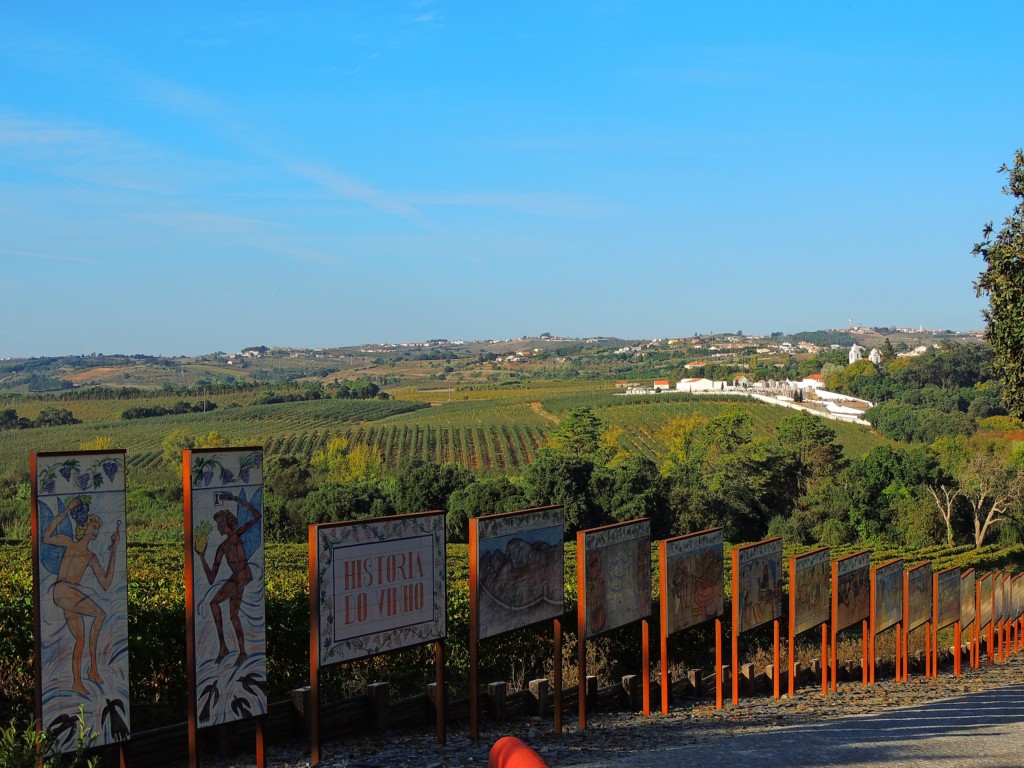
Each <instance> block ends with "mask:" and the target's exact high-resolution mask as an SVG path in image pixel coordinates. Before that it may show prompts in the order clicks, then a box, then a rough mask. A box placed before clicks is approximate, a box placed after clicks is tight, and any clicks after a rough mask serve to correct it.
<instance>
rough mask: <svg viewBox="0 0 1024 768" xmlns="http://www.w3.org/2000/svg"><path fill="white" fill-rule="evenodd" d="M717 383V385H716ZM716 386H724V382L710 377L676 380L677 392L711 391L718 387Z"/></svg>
mask: <svg viewBox="0 0 1024 768" xmlns="http://www.w3.org/2000/svg"><path fill="white" fill-rule="evenodd" d="M716 385H717V386H716ZM718 386H721V387H724V386H725V382H714V381H711V379H703V378H701V379H680V380H679V381H677V382H676V391H677V392H711V391H712V390H715V389H717V388H718Z"/></svg>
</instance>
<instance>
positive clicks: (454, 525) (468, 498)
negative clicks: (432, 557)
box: [445, 477, 528, 542]
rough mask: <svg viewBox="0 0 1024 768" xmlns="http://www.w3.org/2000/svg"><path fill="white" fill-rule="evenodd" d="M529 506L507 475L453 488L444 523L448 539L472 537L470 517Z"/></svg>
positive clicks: (451, 540) (454, 540) (458, 540)
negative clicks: (470, 534) (470, 535)
mask: <svg viewBox="0 0 1024 768" xmlns="http://www.w3.org/2000/svg"><path fill="white" fill-rule="evenodd" d="M527 506H528V502H527V501H526V495H525V494H524V493H523V491H522V490H521V489H520V488H519V486H517V485H516V484H515V483H513V482H512V481H511V480H509V479H508V478H507V477H488V478H480V479H477V480H475V481H474V482H472V483H470V484H469V485H467V486H465V487H464V488H457V489H456V490H454V491H452V493H451V495H450V496H449V497H448V516H447V519H446V520H445V526H446V528H447V531H448V541H449V542H465V541H468V539H469V518H471V517H480V516H481V515H496V514H500V513H502V512H513V511H515V510H517V509H525V508H526V507H527Z"/></svg>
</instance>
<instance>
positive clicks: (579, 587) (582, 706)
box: [576, 531, 587, 731]
mask: <svg viewBox="0 0 1024 768" xmlns="http://www.w3.org/2000/svg"><path fill="white" fill-rule="evenodd" d="M576 594H577V598H576V600H577V605H576V651H577V653H576V671H577V677H579V684H578V685H577V689H578V692H579V711H580V722H579V725H580V730H581V731H582V730H583V729H584V728H586V727H587V615H586V614H587V610H586V606H587V596H586V562H585V558H584V553H583V532H582V531H577V533H576Z"/></svg>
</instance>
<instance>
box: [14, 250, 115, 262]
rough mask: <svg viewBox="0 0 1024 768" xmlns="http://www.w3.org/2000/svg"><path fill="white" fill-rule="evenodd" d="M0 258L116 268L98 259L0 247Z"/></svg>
mask: <svg viewBox="0 0 1024 768" xmlns="http://www.w3.org/2000/svg"><path fill="white" fill-rule="evenodd" d="M0 256H2V257H5V258H10V259H18V260H19V261H68V262H73V263H75V264H89V265H93V266H100V267H113V266H117V265H115V264H114V262H110V261H102V260H100V259H87V258H83V257H81V256H65V255H63V254H58V253H41V252H39V251H18V250H14V249H12V248H3V247H0Z"/></svg>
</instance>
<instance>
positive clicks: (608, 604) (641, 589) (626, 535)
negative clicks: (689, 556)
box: [577, 519, 651, 637]
mask: <svg viewBox="0 0 1024 768" xmlns="http://www.w3.org/2000/svg"><path fill="white" fill-rule="evenodd" d="M577 546H578V547H580V548H581V551H582V556H583V562H584V563H585V569H586V571H585V580H584V591H585V596H584V606H585V610H586V626H585V631H586V636H587V637H593V636H595V635H599V634H601V633H602V632H608V631H609V630H612V629H615V628H616V627H621V626H624V625H626V624H630V623H632V622H634V621H639V620H640V619H643V618H646V617H647V616H649V615H650V614H651V522H650V520H646V519H644V520H634V521H632V522H629V523H620V524H618V525H606V526H602V527H600V528H591V529H589V530H586V531H578V532H577Z"/></svg>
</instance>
